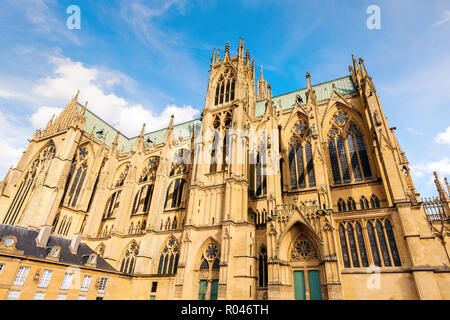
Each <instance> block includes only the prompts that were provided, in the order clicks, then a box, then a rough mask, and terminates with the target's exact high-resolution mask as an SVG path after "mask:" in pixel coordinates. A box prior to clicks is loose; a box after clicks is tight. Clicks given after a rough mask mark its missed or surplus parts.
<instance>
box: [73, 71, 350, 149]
mask: <svg viewBox="0 0 450 320" xmlns="http://www.w3.org/2000/svg"><path fill="white" fill-rule="evenodd" d="M333 84H334V85H335V86H336V89H337V90H338V91H339V92H340V93H341V94H343V95H346V94H350V93H354V92H356V88H355V86H354V85H353V82H352V79H351V78H350V77H349V76H347V77H343V78H340V79H336V80H332V81H328V82H324V83H321V84H317V85H315V86H313V89H314V90H315V91H316V95H317V100H318V101H323V100H328V99H330V98H331V93H332V92H333ZM305 92H306V88H304V89H300V90H296V91H292V92H288V93H285V94H281V95H279V96H275V97H272V100H273V102H274V103H275V106H276V107H277V109H278V106H279V103H280V101H281V109H282V110H288V109H291V108H293V107H294V105H295V101H296V96H297V95H298V94H299V95H300V96H301V97H302V99H303V102H305V103H306V95H305ZM77 106H78V110H79V111H81V109H82V108H83V106H82V105H81V104H79V103H78V104H77ZM265 108H266V100H260V101H257V102H256V117H260V116H262V115H264V111H265ZM278 111H279V110H278ZM84 117H85V119H86V127H85V128H84V131H85V132H87V133H91V132H92V130H93V129H94V128H95V129H94V136H95V137H96V138H98V139H100V140H103V138H104V136H105V135H106V140H105V143H106V145H107V146H111V145H112V144H113V142H114V139H115V138H116V135H117V130H116V129H114V127H112V126H111V125H109V124H108V123H106V122H105V121H103V120H102V119H100V118H99V117H98V116H96V115H95V114H94V113H92V112H91V111H89V110H86V113H85V115H84ZM197 126H201V121H200V119H194V120H191V121H187V122H184V123H180V124H177V125H174V126H173V133H172V137H173V139H178V138H179V137H182V138H187V137H190V136H191V132H192V129H193V128H194V127H197ZM166 131H167V128H164V129H160V130H157V131H153V132H149V133H146V134H145V135H144V141H145V142H146V144H147V145H148V146H150V145H152V144H153V143H155V144H156V145H158V144H161V143H162V142H163V141H164V136H165V134H166ZM137 138H138V137H133V138H128V137H126V136H125V135H123V134H120V136H119V142H118V146H117V149H118V150H119V151H121V152H128V151H130V150H131V149H133V147H134V145H135V144H136V140H137ZM148 139H149V140H150V141H151V142H148Z"/></svg>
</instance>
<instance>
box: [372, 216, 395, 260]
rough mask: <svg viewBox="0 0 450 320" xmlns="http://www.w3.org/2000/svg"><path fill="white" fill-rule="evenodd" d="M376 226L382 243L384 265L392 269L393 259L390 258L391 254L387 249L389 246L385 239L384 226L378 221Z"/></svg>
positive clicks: (379, 240)
mask: <svg viewBox="0 0 450 320" xmlns="http://www.w3.org/2000/svg"><path fill="white" fill-rule="evenodd" d="M375 225H376V229H377V236H378V242H379V243H380V248H381V256H382V257H383V262H384V265H385V266H387V267H390V266H391V259H390V258H389V252H388V248H387V244H386V238H385V237H384V232H383V225H382V224H381V222H380V220H377V222H376V224H375Z"/></svg>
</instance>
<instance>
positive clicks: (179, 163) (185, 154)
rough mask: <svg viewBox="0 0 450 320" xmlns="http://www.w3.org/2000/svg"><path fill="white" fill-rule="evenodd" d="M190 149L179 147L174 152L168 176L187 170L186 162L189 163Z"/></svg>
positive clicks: (183, 172)
mask: <svg viewBox="0 0 450 320" xmlns="http://www.w3.org/2000/svg"><path fill="white" fill-rule="evenodd" d="M190 154H191V153H190V151H189V150H187V149H180V150H178V151H177V152H175V154H174V156H173V165H172V169H171V170H170V176H171V177H173V176H176V175H180V174H185V173H187V172H188V164H189V163H190Z"/></svg>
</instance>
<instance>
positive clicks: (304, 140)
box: [288, 120, 316, 190]
mask: <svg viewBox="0 0 450 320" xmlns="http://www.w3.org/2000/svg"><path fill="white" fill-rule="evenodd" d="M288 152H289V153H288V158H289V181H290V185H291V190H296V189H304V188H308V187H314V186H315V185H316V178H315V175H314V162H313V157H312V148H311V136H310V132H309V129H308V126H307V124H306V122H305V121H303V120H300V121H299V122H297V123H296V124H295V126H294V127H293V129H292V138H291V140H290V141H289V149H288Z"/></svg>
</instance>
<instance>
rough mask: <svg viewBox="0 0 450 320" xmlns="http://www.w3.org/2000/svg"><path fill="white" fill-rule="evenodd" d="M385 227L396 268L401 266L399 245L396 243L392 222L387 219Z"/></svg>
mask: <svg viewBox="0 0 450 320" xmlns="http://www.w3.org/2000/svg"><path fill="white" fill-rule="evenodd" d="M384 226H385V228H386V235H387V238H388V240H389V247H391V254H392V258H393V259H394V265H395V266H396V267H399V266H401V265H402V264H401V262H400V255H399V254H398V249H397V244H396V243H395V237H394V232H393V230H392V225H391V222H390V221H389V220H388V219H386V220H385V222H384Z"/></svg>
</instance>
